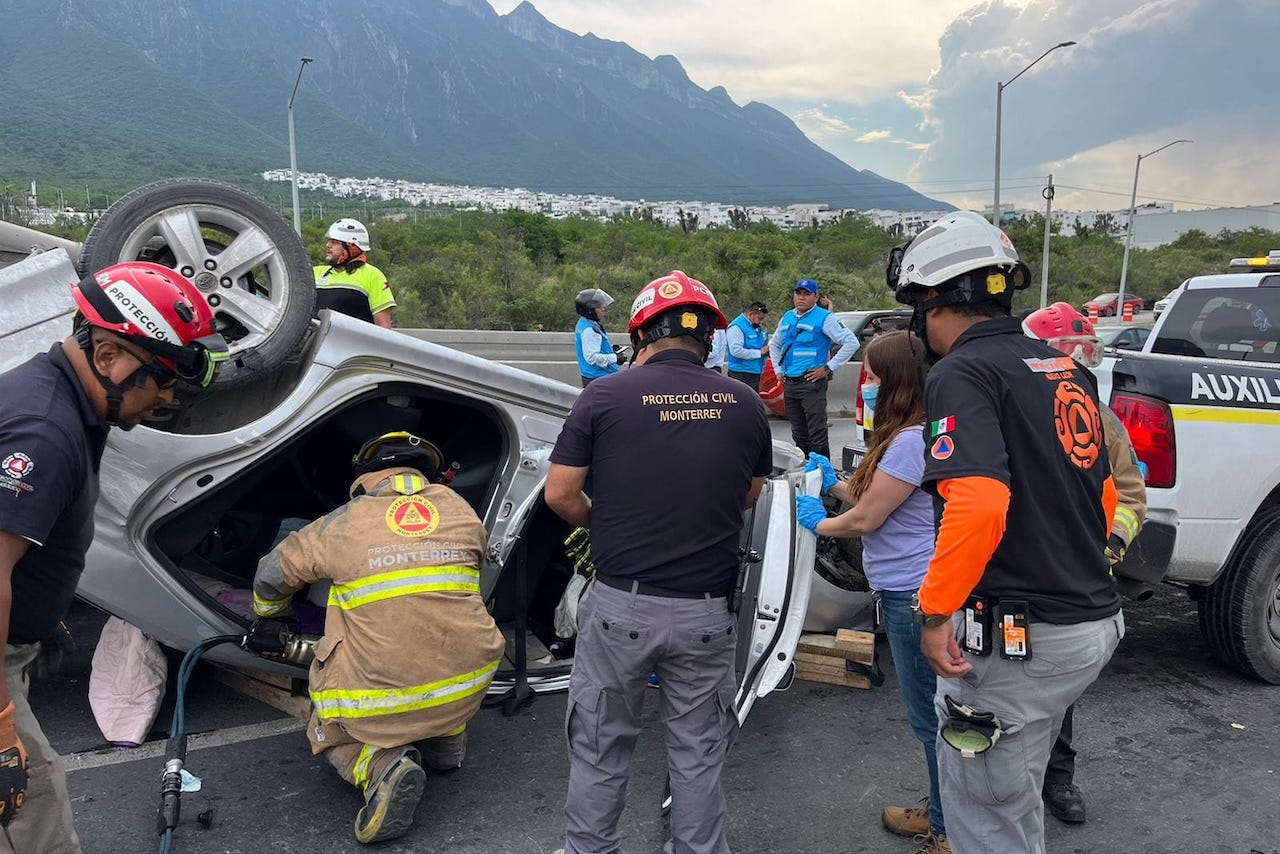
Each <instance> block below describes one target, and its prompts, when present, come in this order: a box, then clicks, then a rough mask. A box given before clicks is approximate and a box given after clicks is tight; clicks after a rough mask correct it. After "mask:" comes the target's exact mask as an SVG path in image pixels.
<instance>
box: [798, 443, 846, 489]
mask: <svg viewBox="0 0 1280 854" xmlns="http://www.w3.org/2000/svg"><path fill="white" fill-rule="evenodd" d="M804 470H805V471H821V472H822V494H823V495H826V494H827V490H829V489H830V488H831V487H833V486H835V485H836V484H837V483H839V482H840V479H839V478H838V477H836V469H835V466H833V465H831V460H829V459H827V458H826V457H824V456H823V455H822V454H815V453H813V452H812V451H810V452H809V461H808V462H806V463H805V464H804Z"/></svg>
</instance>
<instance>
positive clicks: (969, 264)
mask: <svg viewBox="0 0 1280 854" xmlns="http://www.w3.org/2000/svg"><path fill="white" fill-rule="evenodd" d="M992 268H996V270H995V271H993V272H992V274H991V275H989V276H987V281H983V282H977V283H975V282H974V281H971V279H972V278H973V277H969V276H966V275H965V274H967V273H972V272H974V271H979V270H988V271H991V270H992ZM1004 272H1007V273H1009V274H1011V275H1010V276H1009V277H1008V280H1006V277H1005V276H1004V275H1001V273H1004ZM885 274H886V275H885V278H886V279H887V281H888V284H889V287H891V288H893V290H894V293H895V295H896V296H897V298H898V301H899V302H903V303H907V304H908V305H913V304H914V303H915V301H916V295H915V294H913V293H912V291H916V290H928V289H930V288H938V289H947V288H955V289H957V290H958V291H960V293H958V294H956V295H953V296H952V297H951V298H950V299H947V300H946V302H949V303H955V302H981V301H983V300H989V299H993V300H995V301H997V302H1001V303H1003V304H1004V305H1005V306H1009V305H1011V304H1012V302H1013V293H1012V291H1013V290H1022V289H1023V288H1025V287H1027V285H1028V284H1030V281H1031V271H1030V270H1028V269H1027V265H1026V264H1023V263H1022V262H1021V261H1020V260H1018V251H1017V250H1016V249H1014V248H1013V242H1012V241H1010V240H1009V236H1008V235H1007V234H1005V233H1004V232H1003V231H1001V230H1000V229H998V228H996V227H995V226H994V225H992V224H991V223H989V222H987V221H986V220H985V219H983V218H982V217H981V216H980V215H978V214H976V213H974V212H973V211H956V212H955V213H952V214H948V215H947V216H945V217H943V218H942V219H940V220H938V221H937V222H936V223H934V224H933V225H931V226H929V227H928V228H926V229H925V230H924V231H922V232H920V234H918V235H916V238H915V239H914V240H912V241H911V242H910V243H909V244H907V245H906V247H905V248H903V247H898V248H895V249H894V250H893V251H892V252H891V253H890V255H889V266H888V269H887V270H886V271H885ZM975 284H976V285H977V287H975ZM935 304H937V303H935Z"/></svg>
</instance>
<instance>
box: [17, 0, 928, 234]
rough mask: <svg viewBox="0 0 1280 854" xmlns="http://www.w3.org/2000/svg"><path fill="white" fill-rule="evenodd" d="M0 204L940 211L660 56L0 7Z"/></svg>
mask: <svg viewBox="0 0 1280 854" xmlns="http://www.w3.org/2000/svg"><path fill="white" fill-rule="evenodd" d="M0 21H4V22H5V26H4V27H3V28H0V81H3V82H0V110H3V113H4V115H6V117H7V120H6V122H5V125H6V129H5V131H4V133H3V134H0V183H3V182H12V183H14V184H16V185H18V186H23V185H25V183H26V182H27V181H29V180H32V179H37V178H38V179H42V180H44V181H46V182H47V181H50V180H52V181H54V182H69V183H71V185H72V186H79V185H81V184H88V183H93V184H95V185H98V186H103V185H105V186H109V187H113V188H115V189H126V188H127V187H129V186H132V185H136V184H137V183H141V182H143V181H147V180H153V179H157V178H162V177H172V176H175V175H184V174H203V175H209V176H213V177H231V178H237V177H247V176H252V175H254V174H256V173H259V172H261V171H263V170H265V169H271V168H279V167H282V166H287V165H288V136H287V130H286V128H287V124H286V110H285V106H286V102H287V100H288V96H289V93H290V91H291V89H292V87H293V84H294V80H295V77H296V75H297V73H298V67H299V57H302V56H309V57H312V58H314V60H315V61H314V62H313V63H311V64H310V65H308V66H307V67H306V69H305V71H304V73H303V76H302V82H301V86H300V87H299V90H298V96H297V100H296V102H295V121H296V137H297V149H298V165H299V169H302V170H304V171H314V172H327V173H329V174H334V175H352V176H370V175H381V176H383V177H392V178H405V179H408V180H438V181H450V182H459V183H470V184H478V185H488V186H522V187H528V188H531V189H539V190H545V191H550V192H560V193H570V192H595V193H602V194H607V195H614V196H620V197H623V198H635V199H639V198H644V199H649V200H660V199H706V200H715V201H724V202H733V203H740V204H785V203H791V202H825V203H827V204H830V205H832V206H834V207H852V208H873V207H880V208H896V209H903V210H908V209H940V208H947V207H949V206H948V205H947V204H945V203H943V202H938V201H936V200H933V199H929V198H927V197H925V196H923V195H921V194H919V193H917V192H915V191H914V190H912V189H911V188H909V187H907V186H906V185H904V184H901V183H898V182H894V181H890V180H888V179H886V178H883V177H881V176H879V175H877V174H875V173H873V172H870V171H866V170H858V169H855V168H853V167H851V166H849V165H848V164H846V163H844V162H843V161H841V160H839V159H838V158H836V157H835V156H833V155H831V154H830V153H828V152H826V151H824V150H823V149H821V148H820V147H818V146H817V145H815V144H814V143H813V142H812V141H810V140H809V139H808V138H807V137H805V135H804V134H803V133H802V132H801V131H800V130H799V128H797V127H796V125H795V123H794V122H792V121H791V119H789V118H788V117H787V116H785V115H783V114H782V113H780V112H779V111H777V110H775V109H773V108H772V107H770V106H768V105H766V104H761V103H758V102H751V103H748V104H747V105H745V106H738V105H737V104H736V103H735V102H734V101H733V100H732V98H731V97H730V96H729V93H728V92H726V91H725V89H724V88H723V87H715V88H713V89H709V90H707V89H703V88H701V87H699V86H698V85H696V84H695V83H693V82H692V81H691V80H690V79H689V77H688V75H687V74H686V73H685V71H684V68H683V67H682V66H681V65H680V63H679V61H678V60H677V59H675V58H674V57H671V56H658V57H656V58H654V59H649V58H648V57H646V56H644V55H643V54H641V53H639V52H638V51H636V50H634V49H632V48H631V47H629V46H627V45H626V44H623V43H621V42H615V41H608V40H605V39H601V38H597V37H596V36H594V35H590V34H588V35H585V36H579V35H576V34H574V33H571V32H569V31H567V30H564V29H561V28H559V27H557V26H555V25H554V24H552V23H551V22H549V21H548V20H546V18H544V17H543V16H542V15H541V14H540V13H539V12H538V11H537V9H536V8H534V6H533V5H531V4H530V3H528V2H524V3H522V4H521V5H520V6H518V7H516V8H515V9H513V10H512V11H511V12H510V13H509V14H507V15H499V14H497V13H496V12H495V11H494V10H493V8H492V7H491V6H489V4H488V3H486V2H484V0H363V2H360V3H351V2H350V0H199V2H190V0H0Z"/></svg>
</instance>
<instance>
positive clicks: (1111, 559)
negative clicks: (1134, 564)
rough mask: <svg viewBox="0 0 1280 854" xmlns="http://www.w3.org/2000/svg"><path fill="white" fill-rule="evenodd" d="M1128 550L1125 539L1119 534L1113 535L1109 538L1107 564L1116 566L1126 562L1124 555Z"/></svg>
mask: <svg viewBox="0 0 1280 854" xmlns="http://www.w3.org/2000/svg"><path fill="white" fill-rule="evenodd" d="M1127 548H1128V546H1127V545H1126V544H1125V541H1124V538H1123V537H1121V536H1120V535H1119V534H1112V535H1111V536H1109V537H1107V563H1109V564H1110V565H1111V566H1115V565H1116V564H1118V563H1119V562H1120V561H1122V560H1124V553H1125V550H1126V549H1127Z"/></svg>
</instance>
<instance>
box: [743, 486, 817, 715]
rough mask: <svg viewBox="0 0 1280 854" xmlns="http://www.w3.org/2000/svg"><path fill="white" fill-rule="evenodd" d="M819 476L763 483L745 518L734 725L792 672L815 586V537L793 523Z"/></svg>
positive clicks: (786, 684) (785, 683)
mask: <svg viewBox="0 0 1280 854" xmlns="http://www.w3.org/2000/svg"><path fill="white" fill-rule="evenodd" d="M821 480H822V476H821V474H820V473H819V472H810V473H808V474H805V473H803V472H799V471H795V472H789V473H787V474H784V475H779V476H776V477H773V478H770V479H769V480H767V481H765V484H764V489H763V490H761V493H760V498H759V500H758V501H757V502H756V506H755V509H754V510H753V511H751V513H750V514H749V518H748V527H747V531H746V532H745V533H744V539H745V540H746V542H747V543H748V546H747V548H748V549H749V552H748V556H747V560H746V562H745V570H744V572H743V576H742V579H741V581H740V584H739V593H738V595H737V596H736V600H737V603H738V606H737V607H738V638H739V641H738V660H737V670H738V694H737V697H736V699H735V702H734V708H735V710H736V712H737V715H738V722H739V723H742V722H743V721H745V720H746V718H747V714H748V713H749V712H750V711H751V707H752V705H754V703H755V701H756V700H757V699H758V698H760V697H763V696H765V695H766V694H768V693H770V692H771V691H774V690H776V689H779V688H783V689H785V688H786V687H787V686H788V685H789V684H790V680H791V676H792V674H793V673H794V658H795V651H796V644H797V643H798V642H799V640H800V633H801V631H802V630H803V627H804V616H805V612H806V611H807V610H808V607H809V589H810V586H811V584H812V582H813V563H814V558H815V551H816V546H817V538H816V537H815V536H814V535H813V534H812V533H810V532H809V531H807V530H805V529H804V528H802V527H800V525H799V523H797V522H796V498H795V497H796V495H797V494H800V493H803V494H807V495H816V494H817V493H818V486H819V484H820V483H821Z"/></svg>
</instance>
